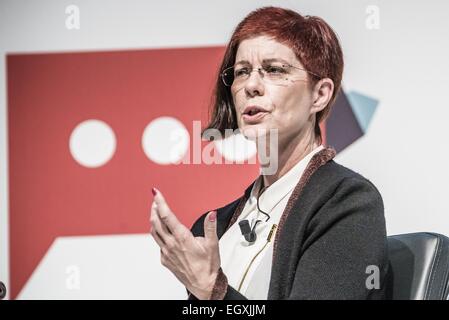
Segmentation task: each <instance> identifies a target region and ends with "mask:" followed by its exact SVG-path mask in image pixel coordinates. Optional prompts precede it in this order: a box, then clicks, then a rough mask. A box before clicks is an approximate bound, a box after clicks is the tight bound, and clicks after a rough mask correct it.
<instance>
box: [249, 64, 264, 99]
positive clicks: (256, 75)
mask: <svg viewBox="0 0 449 320" xmlns="http://www.w3.org/2000/svg"><path fill="white" fill-rule="evenodd" d="M245 92H246V93H247V94H248V95H249V96H251V97H253V96H256V95H259V96H263V95H264V92H265V83H264V81H263V79H262V75H261V74H260V72H257V70H253V72H251V74H250V75H249V78H248V79H247V80H246V83H245Z"/></svg>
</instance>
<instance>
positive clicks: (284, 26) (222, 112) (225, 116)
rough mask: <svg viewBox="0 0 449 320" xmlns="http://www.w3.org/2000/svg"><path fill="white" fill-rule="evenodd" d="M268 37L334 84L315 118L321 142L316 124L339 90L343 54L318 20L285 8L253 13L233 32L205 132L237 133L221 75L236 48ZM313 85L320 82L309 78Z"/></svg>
mask: <svg viewBox="0 0 449 320" xmlns="http://www.w3.org/2000/svg"><path fill="white" fill-rule="evenodd" d="M261 35H267V36H270V37H272V38H273V39H274V40H276V41H278V42H280V43H283V44H285V45H287V46H289V47H290V48H291V49H292V50H293V52H294V53H295V55H296V57H297V58H298V60H299V61H300V62H301V63H302V65H303V66H304V67H305V69H306V70H307V71H310V72H312V73H314V74H317V75H320V77H321V78H330V79H331V80H332V81H333V82H334V92H333V94H332V98H331V100H330V101H329V103H328V105H327V106H326V107H325V108H324V109H323V110H322V111H320V112H318V113H317V114H316V125H315V133H316V134H317V135H318V137H319V138H321V131H320V127H319V124H320V122H321V121H323V120H324V119H325V118H326V117H327V116H328V115H329V112H330V109H331V106H332V105H333V103H334V102H335V99H336V96H337V94H338V92H339V90H340V86H341V79H342V75H343V67H344V62H343V52H342V50H341V47H340V43H339V41H338V38H337V35H336V34H335V32H334V31H333V30H332V28H331V27H330V26H329V25H328V24H327V23H326V22H325V21H324V20H323V19H321V18H319V17H315V16H302V15H301V14H299V13H297V12H295V11H293V10H289V9H284V8H278V7H263V8H260V9H257V10H254V11H252V12H251V13H250V14H248V15H247V16H246V17H245V19H243V20H242V21H241V22H240V23H239V24H238V26H237V28H236V29H235V30H234V33H233V34H232V37H231V40H230V41H229V44H228V46H227V48H226V52H225V54H224V58H223V61H222V64H221V67H220V70H219V73H218V75H217V80H216V85H215V89H214V96H213V100H214V102H213V104H212V109H213V110H212V116H211V119H210V123H209V125H208V126H207V127H206V128H205V129H204V130H207V129H218V130H219V131H220V132H221V133H222V134H223V135H224V132H225V131H224V130H225V129H233V130H235V129H237V128H238V125H237V118H236V113H235V107H234V102H233V99H232V94H231V90H230V87H227V86H225V85H224V84H223V82H222V80H221V77H220V74H221V73H222V72H223V70H224V69H226V68H228V67H230V66H232V65H234V63H235V57H236V54H237V49H238V47H239V44H240V43H241V42H242V41H243V40H245V39H250V38H254V37H256V36H261ZM308 75H309V79H310V81H311V82H312V85H314V84H316V82H318V80H319V79H320V78H318V77H315V76H313V75H311V74H310V73H309V74H308Z"/></svg>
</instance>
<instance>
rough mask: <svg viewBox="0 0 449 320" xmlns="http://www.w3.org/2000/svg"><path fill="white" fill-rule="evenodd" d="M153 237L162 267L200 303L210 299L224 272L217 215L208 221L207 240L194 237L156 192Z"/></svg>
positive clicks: (152, 213) (210, 213)
mask: <svg viewBox="0 0 449 320" xmlns="http://www.w3.org/2000/svg"><path fill="white" fill-rule="evenodd" d="M153 194H154V200H153V203H152V205H151V218H150V222H151V225H152V228H151V235H152V236H153V238H154V239H155V240H156V242H157V244H158V245H159V247H160V248H161V263H162V265H163V266H164V267H166V268H168V269H169V270H170V271H171V272H173V274H174V275H175V276H176V278H178V280H179V281H181V282H182V283H183V284H184V286H185V287H186V288H187V290H189V291H190V292H191V293H192V294H193V295H195V297H197V298H198V299H201V300H202V299H209V298H210V296H211V294H212V289H213V287H214V284H215V280H216V278H217V274H218V270H219V268H220V254H219V247H218V237H217V222H216V220H217V219H216V218H217V213H216V211H211V212H209V213H208V215H207V216H206V218H205V219H204V237H194V236H193V234H192V233H191V232H190V230H189V229H188V228H187V227H186V226H184V225H183V224H182V223H180V222H179V220H178V219H177V218H176V215H175V214H174V213H173V212H172V211H171V210H170V207H169V206H168V205H167V203H166V201H165V199H164V197H163V195H162V193H161V192H160V191H159V190H157V189H155V188H153Z"/></svg>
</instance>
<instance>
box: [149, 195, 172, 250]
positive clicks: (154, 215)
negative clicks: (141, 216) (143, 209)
mask: <svg viewBox="0 0 449 320" xmlns="http://www.w3.org/2000/svg"><path fill="white" fill-rule="evenodd" d="M156 207H157V206H156V203H155V202H153V204H152V205H151V217H150V222H151V226H152V229H151V234H152V235H153V236H155V239H156V237H158V238H159V239H160V240H161V242H162V243H163V244H165V243H166V242H167V241H168V240H167V239H168V238H169V237H171V233H170V231H169V230H168V229H167V227H166V226H165V225H164V224H163V223H162V222H161V220H160V219H159V216H158V212H157V208H156ZM158 244H159V242H158ZM159 246H160V244H159Z"/></svg>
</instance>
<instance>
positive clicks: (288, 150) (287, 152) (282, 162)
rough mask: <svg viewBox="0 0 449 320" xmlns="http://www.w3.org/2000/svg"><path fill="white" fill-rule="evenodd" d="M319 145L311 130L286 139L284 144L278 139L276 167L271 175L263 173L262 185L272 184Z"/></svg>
mask: <svg viewBox="0 0 449 320" xmlns="http://www.w3.org/2000/svg"><path fill="white" fill-rule="evenodd" d="M319 145H320V143H319V141H317V139H316V138H315V135H314V134H313V132H312V133H309V134H306V135H297V137H296V138H295V139H287V142H286V143H284V144H281V142H280V141H279V150H278V152H279V153H278V159H277V161H278V168H277V171H276V172H275V173H274V174H272V175H263V184H264V186H266V187H268V186H270V185H272V184H273V183H274V182H275V181H277V180H278V179H279V178H281V177H282V176H283V175H285V174H286V173H287V172H288V171H289V170H290V169H291V168H293V167H294V166H295V165H296V164H297V163H298V162H299V161H301V160H302V159H304V158H305V157H306V156H307V155H308V154H309V153H310V152H312V151H313V150H314V149H315V148H317V147H318V146H319Z"/></svg>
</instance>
